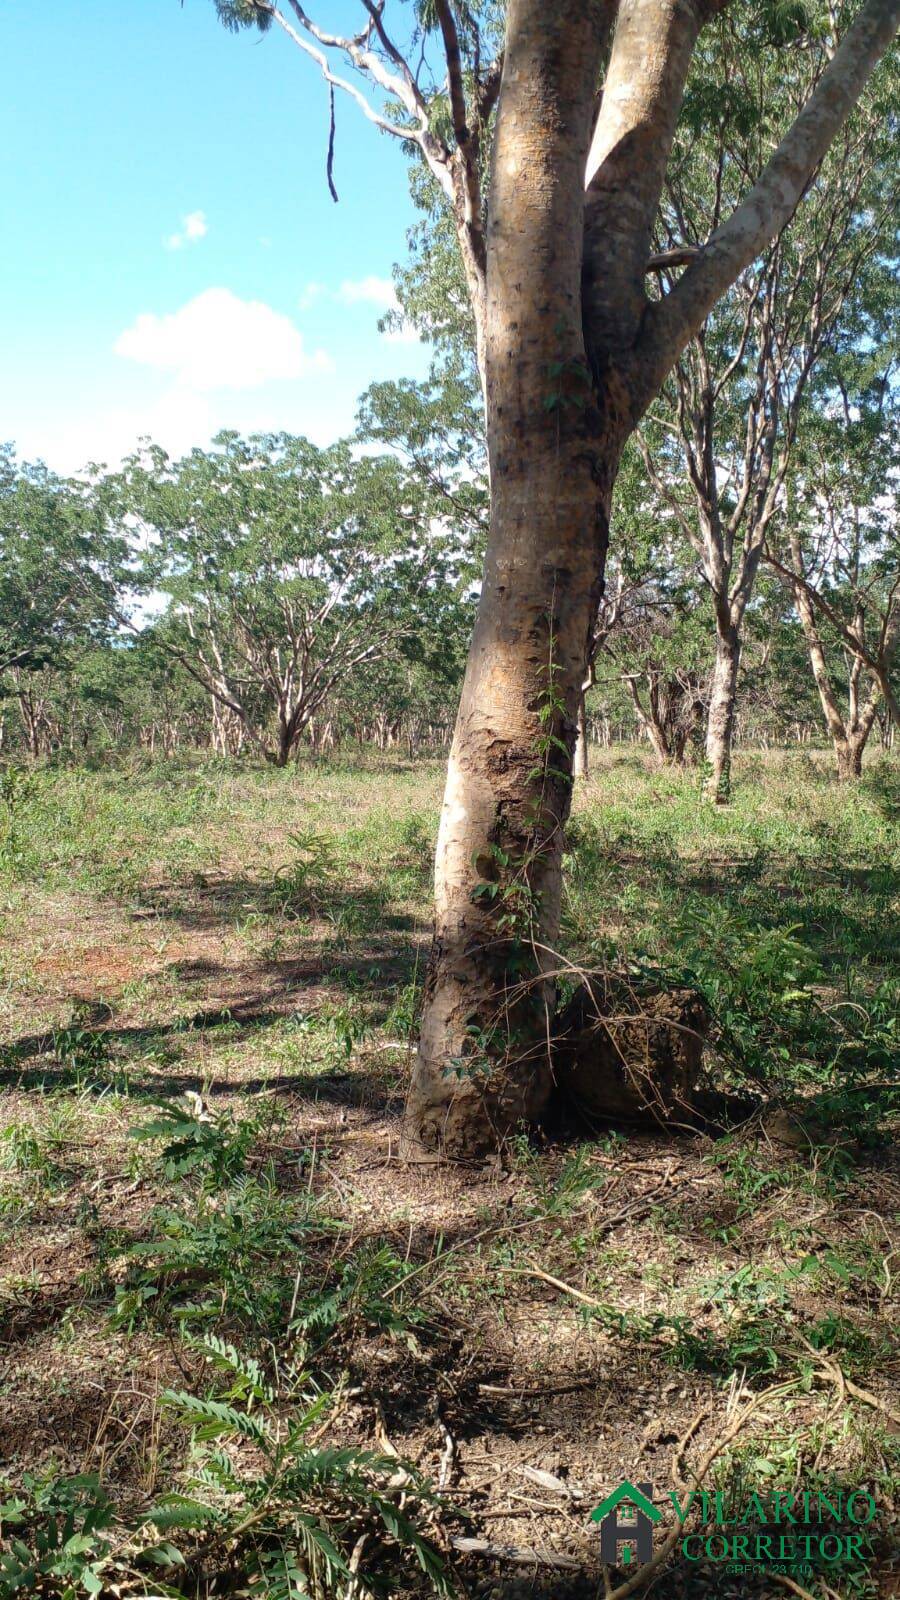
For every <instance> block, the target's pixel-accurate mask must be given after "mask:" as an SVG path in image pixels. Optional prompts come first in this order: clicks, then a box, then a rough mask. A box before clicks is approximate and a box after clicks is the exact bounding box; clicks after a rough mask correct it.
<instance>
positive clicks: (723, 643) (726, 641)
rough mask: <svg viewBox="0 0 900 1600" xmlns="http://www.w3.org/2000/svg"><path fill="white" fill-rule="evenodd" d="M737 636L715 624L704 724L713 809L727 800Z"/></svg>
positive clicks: (728, 626) (738, 650) (727, 626)
mask: <svg viewBox="0 0 900 1600" xmlns="http://www.w3.org/2000/svg"><path fill="white" fill-rule="evenodd" d="M740 660H741V640H740V634H739V633H738V630H737V628H736V627H735V626H734V625H733V623H730V622H728V623H726V622H724V621H717V624H716V664H715V667H714V668H713V679H712V689H711V692H710V698H709V720H708V722H707V724H706V766H707V777H706V785H705V788H706V793H707V796H708V797H709V799H710V800H714V801H715V803H716V805H725V804H727V802H728V801H729V800H730V799H731V746H732V741H733V739H734V714H735V708H736V705H737V680H738V668H739V666H740Z"/></svg>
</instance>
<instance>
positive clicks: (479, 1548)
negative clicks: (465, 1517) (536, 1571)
mask: <svg viewBox="0 0 900 1600" xmlns="http://www.w3.org/2000/svg"><path fill="white" fill-rule="evenodd" d="M450 1543H451V1545H452V1546H453V1548H454V1550H458V1551H459V1553H460V1555H463V1556H492V1557H493V1559H494V1560H495V1561H510V1562H512V1563H513V1565H514V1566H520V1567H558V1568H560V1569H561V1570H563V1571H566V1572H578V1571H580V1569H581V1562H580V1561H577V1560H576V1559H575V1557H574V1556H561V1555H557V1553H556V1551H555V1550H537V1549H532V1548H531V1546H529V1545H513V1544H492V1543H491V1541H490V1540H489V1539H464V1538H454V1539H451V1540H450Z"/></svg>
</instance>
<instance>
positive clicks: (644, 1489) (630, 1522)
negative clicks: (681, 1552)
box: [591, 1478, 662, 1567]
mask: <svg viewBox="0 0 900 1600" xmlns="http://www.w3.org/2000/svg"><path fill="white" fill-rule="evenodd" d="M621 1513H627V1515H622V1514H621ZM661 1518H662V1512H661V1511H657V1509H656V1506H655V1505H654V1504H653V1485H652V1483H630V1482H629V1480H628V1479H627V1478H623V1479H622V1482H621V1483H620V1484H619V1487H618V1489H614V1490H613V1492H612V1494H608V1495H607V1496H606V1499H605V1500H601V1502H600V1504H599V1505H598V1506H595V1507H594V1510H593V1511H592V1512H591V1521H592V1522H599V1524H600V1560H601V1561H602V1562H603V1563H604V1564H605V1565H608V1566H611V1567H618V1566H625V1567H627V1566H628V1565H629V1563H630V1562H631V1560H632V1559H633V1555H632V1546H634V1550H635V1551H636V1553H637V1559H638V1561H649V1560H650V1558H651V1556H652V1555H653V1525H654V1523H656V1522H659V1521H660V1520H661ZM620 1546H624V1549H622V1551H621V1555H620V1553H619V1547H620Z"/></svg>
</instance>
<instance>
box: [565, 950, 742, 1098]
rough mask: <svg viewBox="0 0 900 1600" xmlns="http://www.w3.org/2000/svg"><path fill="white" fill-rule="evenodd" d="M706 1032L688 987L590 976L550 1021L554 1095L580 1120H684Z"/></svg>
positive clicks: (701, 1005)
mask: <svg viewBox="0 0 900 1600" xmlns="http://www.w3.org/2000/svg"><path fill="white" fill-rule="evenodd" d="M709 1026H710V1013H709V1007H708V1006H707V1004H706V1001H705V1000H704V999H703V996H702V995H700V994H698V993H697V991H696V990H695V989H686V988H685V989H680V988H679V989H663V988H660V987H658V986H655V985H653V984H651V983H648V982H646V981H645V980H643V979H635V978H631V977H628V976H626V975H619V974H611V973H605V972H598V973H591V974H590V975H589V976H588V977H587V978H586V979H585V982H584V983H583V984H582V985H580V987H579V988H578V989H577V990H576V991H575V994H574V995H573V996H572V998H571V999H570V1000H569V1001H568V1003H567V1004H566V1006H565V1007H564V1008H563V1010H562V1011H561V1012H560V1014H559V1016H558V1018H557V1022H556V1038H555V1044H554V1058H553V1065H554V1075H555V1078H556V1084H557V1093H558V1094H559V1095H560V1097H561V1098H562V1100H563V1101H564V1102H567V1103H568V1104H569V1105H571V1106H572V1108H573V1109H574V1110H575V1111H577V1112H578V1113H579V1114H580V1115H582V1116H587V1117H624V1118H627V1119H635V1120H641V1121H644V1120H646V1119H647V1117H652V1118H654V1119H655V1120H656V1121H658V1122H662V1123H665V1122H677V1121H689V1120H691V1119H692V1115H693V1113H694V1111H695V1109H696V1105H697V1100H698V1097H699V1090H698V1084H699V1078H700V1068H701V1063H702V1057H703V1045H704V1042H705V1040H706V1037H707V1034H708V1032H709Z"/></svg>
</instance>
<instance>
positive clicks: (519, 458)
mask: <svg viewBox="0 0 900 1600" xmlns="http://www.w3.org/2000/svg"><path fill="white" fill-rule="evenodd" d="M603 31H604V30H603V14H602V10H601V8H600V7H599V6H598V5H585V4H584V3H583V0H565V3H564V4H561V5H557V6H554V7H548V6H546V5H544V4H543V3H542V0H512V4H511V7H510V18H509V26H508V35H507V37H508V53H507V59H506V64H505V67H504V75H503V89H502V94H501V105H500V111H499V114H498V122H497V134H496V138H495V141H494V149H493V156H492V169H491V199H490V207H489V217H490V222H489V235H488V243H489V257H488V261H489V265H488V284H487V308H486V327H485V353H486V393H487V432H488V452H489V457H490V472H491V486H492V504H491V527H490V536H489V541H488V550H487V557H486V564H485V574H484V583H483V588H482V594H481V601H480V604H479V608H478V617H477V621H476V625H475V633H474V638H473V641H472V646H471V650H470V654H469V661H468V667H467V670H466V677H465V683H464V686H463V692H462V701H461V704H460V709H459V716H458V719H457V724H456V733H455V736H454V740H453V747H452V750H451V753H450V763H449V770H448V775H447V787H446V791H445V797H444V807H443V813H442V817H441V826H440V832H439V836H438V847H437V861H436V868H435V893H436V919H435V936H434V944H433V947H432V954H431V959H430V964H429V970H428V975H427V979H426V986H425V1007H424V1014H423V1019H422V1030H421V1036H420V1043H419V1055H418V1060H417V1063H416V1067H415V1070H414V1073H413V1080H412V1084H411V1088H410V1094H409V1100H408V1107H407V1119H408V1127H409V1130H410V1132H411V1133H412V1135H413V1136H414V1138H415V1139H416V1141H417V1142H418V1143H420V1144H422V1145H425V1146H430V1147H432V1148H434V1147H443V1148H444V1149H445V1150H449V1151H452V1152H454V1153H456V1154H475V1153H477V1152H479V1151H482V1150H484V1149H487V1148H489V1147H491V1146H495V1145H496V1143H497V1141H498V1139H500V1138H502V1137H503V1136H504V1134H506V1133H508V1132H509V1131H510V1129H511V1128H513V1127H514V1126H515V1124H516V1123H517V1122H518V1121H520V1119H523V1118H525V1119H528V1120H532V1119H534V1118H535V1117H536V1116H537V1115H538V1114H539V1113H540V1111H541V1108H542V1106H543V1105H544V1103H545V1101H546V1099H547V1096H548V1093H549V1089H550V1083H551V1070H550V1060H549V1051H548V1037H549V1031H550V1030H549V1027H548V1022H549V1019H550V1018H551V1016H552V1013H553V1010H554V1005H555V986H554V983H553V979H552V977H551V976H549V974H550V973H551V972H552V970H553V968H554V967H555V965H556V959H555V957H554V954H553V946H554V944H555V942H556V938H557V934H558V929H559V907H560V879H561V858H562V847H563V828H564V824H565V821H566V818H567V816H568V813H569V806H570V801H571V786H572V761H573V752H574V747H575V738H576V727H577V717H578V706H579V701H580V697H581V692H582V684H583V682H584V678H585V670H586V665H587V661H588V653H589V648H590V644H591V640H592V637H593V630H594V623H595V620H596V615H597V608H598V605H599V601H600V597H601V593H602V581H603V567H604V560H605V554H606V543H607V536H608V526H609V504H610V496H611V492H612V484H613V480H614V477H615V472H616V468H617V466H618V460H619V455H620V453H621V446H622V440H623V433H624V429H623V425H622V423H623V419H622V416H621V413H620V412H619V411H618V410H617V408H616V407H615V406H614V405H612V404H610V405H608V406H607V407H606V408H605V412H601V411H600V410H599V409H598V407H597V404H596V402H595V398H594V396H593V394H592V388H591V379H590V373H589V369H588V366H587V361H586V357H585V351H584V343H583V334H582V322H581V284H580V278H581V250H582V210H583V184H584V170H585V158H586V154H587V147H588V141H589V138H590V131H591V128H590V123H591V109H592V104H593V96H594V89H595V86H596V81H597V72H598V69H599V61H600V50H601V44H602V37H603ZM551 419H552V425H549V426H548V422H550V421H551Z"/></svg>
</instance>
